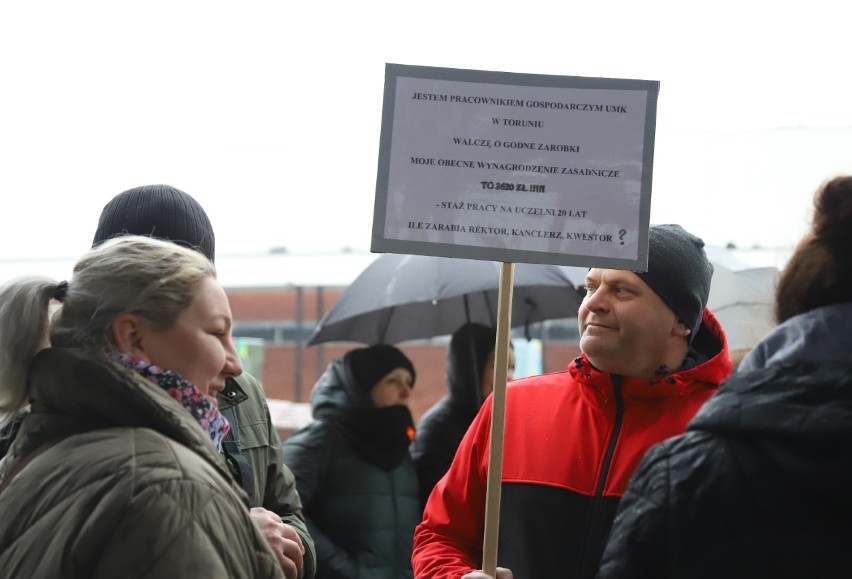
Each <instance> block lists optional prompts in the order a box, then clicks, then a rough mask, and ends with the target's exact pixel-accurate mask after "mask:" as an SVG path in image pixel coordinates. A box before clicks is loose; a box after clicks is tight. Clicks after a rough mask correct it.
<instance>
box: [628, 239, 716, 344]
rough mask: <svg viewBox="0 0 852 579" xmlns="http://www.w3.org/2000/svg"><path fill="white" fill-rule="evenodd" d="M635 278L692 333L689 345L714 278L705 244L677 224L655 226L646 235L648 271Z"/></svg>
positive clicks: (702, 312) (695, 331) (699, 321)
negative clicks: (657, 297) (652, 292)
mask: <svg viewBox="0 0 852 579" xmlns="http://www.w3.org/2000/svg"><path fill="white" fill-rule="evenodd" d="M636 275H638V276H639V277H640V278H642V281H644V282H645V283H646V284H648V286H649V287H650V288H651V289H652V290H654V292H655V293H656V294H657V295H658V296H660V298H661V299H662V300H663V301H664V302H665V303H666V305H667V306H669V307H670V308H671V310H672V311H673V312H674V313H675V315H677V317H678V318H679V319H680V321H681V322H683V323H684V324H686V327H688V328H689V329H690V330H692V332H691V333H690V335H689V338H688V340H689V341H690V342H691V341H692V339H693V338H694V337H695V334H696V333H698V326H700V325H701V317H702V316H703V314H704V308H705V307H706V306H707V296H708V295H709V294H710V280H711V279H712V278H713V264H711V263H710V261H709V260H708V259H707V254H706V253H704V241H702V240H701V239H700V238H698V237H696V236H694V235H692V234H691V233H689V232H688V231H686V230H685V229H684V228H683V227H681V226H680V225H654V226H652V227H651V229H650V232H649V234H648V271H646V272H636Z"/></svg>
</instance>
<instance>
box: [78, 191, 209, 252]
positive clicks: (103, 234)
mask: <svg viewBox="0 0 852 579" xmlns="http://www.w3.org/2000/svg"><path fill="white" fill-rule="evenodd" d="M121 235H147V236H149V237H156V238H158V239H165V240H168V241H172V242H174V243H177V244H179V245H183V246H185V247H190V248H192V249H195V250H198V251H199V252H201V253H203V254H204V255H205V256H207V258H208V259H209V260H210V261H214V260H215V257H216V237H215V236H214V235H213V226H212V225H211V224H210V219H209V218H208V217H207V213H205V211H204V208H202V207H201V205H200V204H199V203H198V201H196V200H195V199H193V198H192V197H191V196H190V195H188V194H187V193H184V192H183V191H181V190H180V189H176V188H175V187H172V186H171V185H143V186H141V187H135V188H133V189H129V190H127V191H125V192H123V193H119V194H118V195H116V196H115V197H113V198H112V200H111V201H110V202H109V203H107V204H106V205H105V206H104V209H103V211H102V212H101V217H100V219H99V220H98V229H97V231H95V238H94V240H93V241H92V247H95V246H97V245H99V244H101V243H103V242H104V241H106V240H107V239H110V238H112V237H118V236H121Z"/></svg>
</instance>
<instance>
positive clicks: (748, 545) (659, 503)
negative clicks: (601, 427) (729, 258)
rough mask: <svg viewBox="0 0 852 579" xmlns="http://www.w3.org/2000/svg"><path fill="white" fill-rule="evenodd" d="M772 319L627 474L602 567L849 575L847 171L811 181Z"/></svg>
mask: <svg viewBox="0 0 852 579" xmlns="http://www.w3.org/2000/svg"><path fill="white" fill-rule="evenodd" d="M814 200H815V204H814V214H813V222H812V225H811V228H810V230H809V231H808V233H807V234H806V235H805V236H804V238H803V239H802V240H801V242H800V243H799V245H798V246H797V248H796V249H795V251H794V252H793V255H792V256H791V258H790V260H789V262H788V263H787V265H786V266H785V268H784V270H783V272H782V273H781V277H780V279H779V282H778V287H777V291H776V303H775V312H776V319H777V321H778V326H777V327H776V328H774V329H773V330H772V331H771V332H770V333H769V334H768V335H766V336H765V337H764V338H763V340H761V341H760V342H759V343H758V344H757V345H756V346H755V348H754V349H753V350H752V351H751V352H750V353H749V354H748V355H747V356H746V358H745V359H744V360H743V361H742V363H741V364H740V366H739V368H738V370H737V373H736V374H734V375H733V376H732V377H731V378H730V379H729V380H728V381H727V382H725V383H724V384H723V385H722V387H721V388H720V390H719V392H718V394H717V395H716V396H714V397H713V398H711V399H710V400H709V401H708V402H707V403H706V404H705V405H704V407H703V408H702V409H701V410H700V411H699V412H698V414H697V415H696V416H695V418H694V419H693V420H692V422H691V423H690V424H689V426H688V427H687V432H686V434H684V435H682V436H679V437H676V438H674V439H670V440H668V441H666V442H664V443H662V444H659V445H658V446H656V447H654V448H653V449H651V450H650V451H649V452H648V454H647V455H646V457H645V459H644V460H643V462H642V464H641V466H640V467H639V469H638V471H637V473H636V475H635V476H634V478H633V480H632V481H631V483H630V486H629V487H628V489H627V492H626V494H625V495H624V498H623V499H622V502H621V504H620V506H619V512H618V514H617V516H616V519H615V524H614V526H613V529H612V533H611V535H610V539H609V543H608V545H607V547H606V551H605V554H604V559H603V564H602V566H601V569H600V572H599V575H598V577H599V578H601V579H613V578H627V577H636V578H640V577H668V578H679V577H684V578H685V577H689V578H690V579H700V578H703V577H707V578H710V577H713V578H717V577H726V578H728V579H730V578H734V579H736V578H740V577H742V578H746V577H748V578H753V577H773V578H785V577H852V550H850V549H849V537H850V536H852V493H850V488H852V251H850V249H852V176H839V177H835V178H833V179H830V180H828V181H826V182H825V183H824V184H823V185H822V186H821V187H820V188H819V189H818V190H817V192H816V195H815V198H814Z"/></svg>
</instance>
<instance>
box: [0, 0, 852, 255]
mask: <svg viewBox="0 0 852 579" xmlns="http://www.w3.org/2000/svg"><path fill="white" fill-rule="evenodd" d="M686 6H688V7H686ZM850 12H852V9H850V8H849V7H847V5H845V4H843V3H839V2H829V1H824V0H815V1H811V2H808V3H804V4H803V3H799V2H797V3H795V4H794V3H792V2H748V1H746V2H743V1H742V0H740V1H737V2H735V1H732V0H723V1H720V2H715V3H704V4H694V3H693V4H683V3H680V4H678V3H670V2H654V1H651V2H629V1H615V2H607V3H574V2H570V3H568V2H562V3H555V2H550V1H539V0H531V1H528V2H524V3H515V2H511V3H510V2H502V1H489V2H485V1H478V0H474V1H468V2H458V1H453V2H447V1H437V2H428V3H401V2H385V1H382V2H369V3H354V2H324V3H310V2H299V3H285V2H241V3H234V2H221V1H217V0H213V1H195V0H193V1H174V0H172V1H168V2H166V1H161V0H153V1H149V2H144V3H141V2H140V3H132V4H131V3H127V2H117V1H103V2H91V1H85V0H84V1H82V2H73V3H71V2H59V1H45V2H20V3H11V2H7V3H3V5H2V7H0V75H1V76H0V78H3V90H2V91H0V191H2V195H3V200H4V202H5V204H4V212H3V214H4V220H3V227H2V228H0V259H11V258H29V257H68V256H71V257H73V256H76V255H78V254H80V253H81V252H83V251H84V250H85V249H87V248H88V246H89V243H90V242H91V236H92V233H93V231H94V229H95V225H96V221H97V216H98V214H99V212H100V209H101V207H102V206H103V205H104V204H105V203H106V202H107V201H108V200H109V199H110V198H111V197H112V196H113V195H114V194H116V193H118V192H120V191H122V190H125V189H127V188H130V187H133V186H136V185H141V184H146V183H156V182H164V183H170V184H172V185H175V186H177V187H179V188H181V189H184V190H185V191H187V192H188V193H190V194H192V195H193V196H195V197H196V198H198V199H199V201H201V203H202V204H203V205H204V206H205V208H206V209H207V211H208V213H209V214H210V217H211V219H212V221H213V223H214V227H215V228H216V234H217V249H218V253H219V254H220V255H222V254H236V253H246V252H258V251H266V250H268V249H269V248H271V247H276V246H284V247H287V248H288V249H289V250H290V251H294V252H313V251H329V250H336V249H339V248H341V247H353V248H357V249H367V248H368V247H369V243H370V232H371V223H372V210H373V197H374V192H375V191H374V190H375V181H376V162H377V155H378V138H379V131H380V115H381V107H382V102H381V99H382V89H383V81H384V64H385V63H386V62H395V63H400V64H414V65H424V66H446V67H453V68H471V69H482V70H502V71H510V72H528V73H542V74H564V75H575V76H599V77H615V78H637V79H650V80H659V81H660V83H661V88H660V97H659V101H658V122H657V135H656V156H655V163H654V180H653V183H654V185H653V193H652V214H651V220H652V222H680V223H682V224H683V225H684V226H686V227H687V228H688V229H691V230H693V231H694V232H695V233H697V234H699V235H701V236H702V237H704V238H705V240H707V241H708V242H710V243H714V244H724V243H727V242H729V241H732V242H734V243H737V244H738V245H741V246H751V245H754V244H761V245H764V246H779V245H780V246H785V245H790V244H792V243H794V242H795V241H796V240H797V239H798V238H799V237H800V236H801V233H802V232H803V231H804V228H805V224H806V219H807V217H808V212H809V208H810V198H811V193H812V192H813V190H814V189H815V188H816V187H817V186H818V185H819V183H820V182H821V181H822V180H823V179H824V178H826V177H828V176H830V175H833V174H836V173H840V172H847V173H848V172H852V155H850V153H852V107H850V106H849V105H848V103H849V100H850V90H849V89H850V88H852V80H850V77H849V75H848V72H847V70H846V69H847V67H848V63H847V62H846V61H847V59H848V55H849V48H848V38H849V36H848V23H849V21H850V20H849V16H850V15H852V14H850Z"/></svg>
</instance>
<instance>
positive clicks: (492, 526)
mask: <svg viewBox="0 0 852 579" xmlns="http://www.w3.org/2000/svg"><path fill="white" fill-rule="evenodd" d="M514 277H515V264H514V263H501V264H500V288H499V296H498V302H497V343H496V344H495V346H494V393H493V394H492V399H491V443H490V445H489V454H488V484H487V487H486V492H485V532H484V533H483V541H482V570H483V571H484V572H485V573H487V574H488V575H491V576H492V577H496V576H497V539H498V537H499V534H500V484H501V480H502V478H503V430H504V423H505V419H506V376H507V375H508V367H509V332H510V330H511V328H512V319H511V318H512V290H513V281H514Z"/></svg>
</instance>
